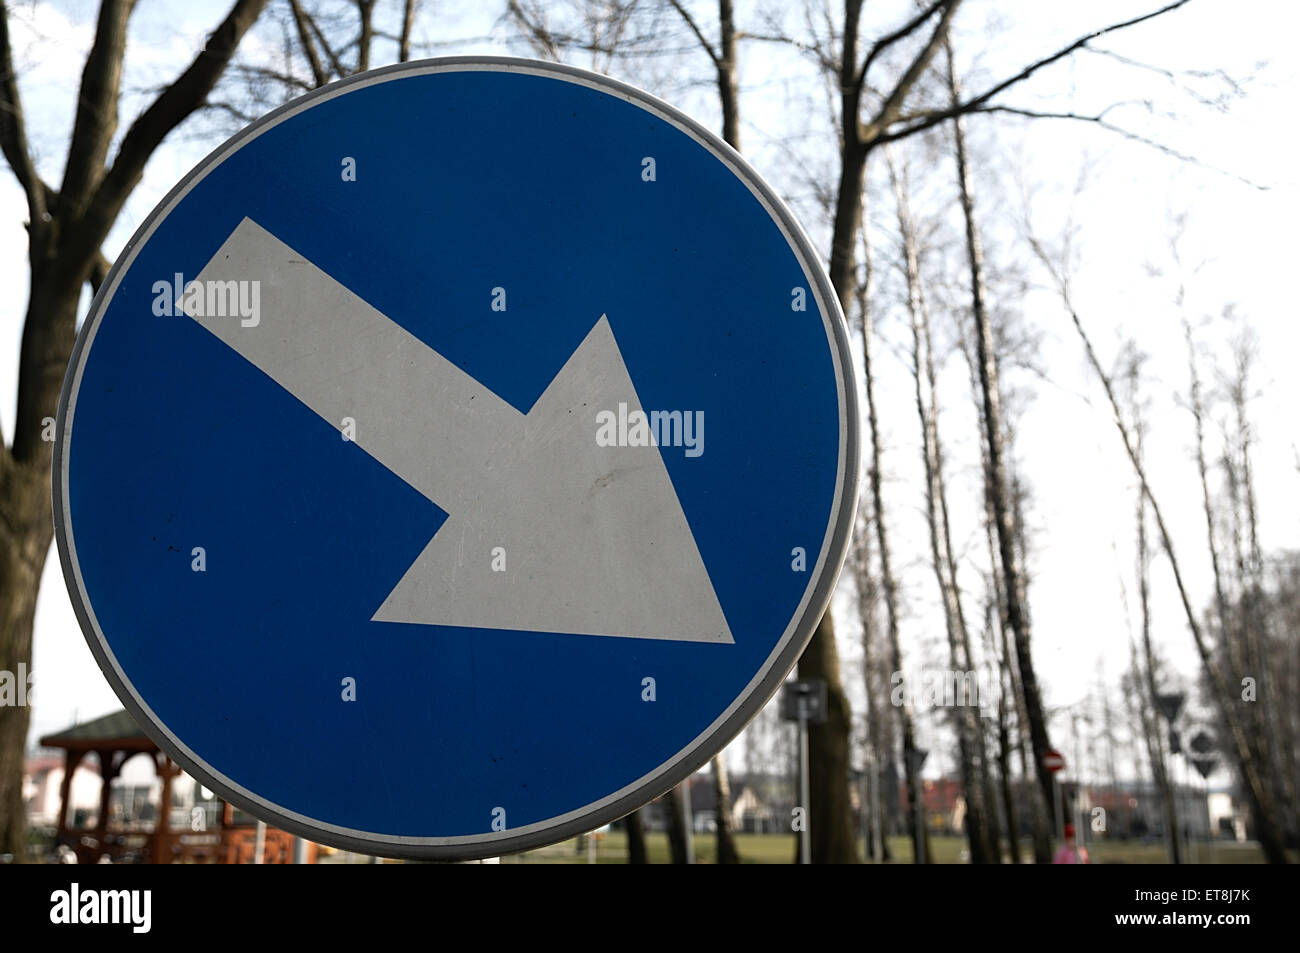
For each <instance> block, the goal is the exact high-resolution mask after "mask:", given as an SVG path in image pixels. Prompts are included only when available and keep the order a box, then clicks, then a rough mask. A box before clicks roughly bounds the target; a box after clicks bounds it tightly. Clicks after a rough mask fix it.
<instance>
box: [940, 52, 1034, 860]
mask: <svg viewBox="0 0 1300 953" xmlns="http://www.w3.org/2000/svg"><path fill="white" fill-rule="evenodd" d="M948 92H949V96H950V98H951V101H952V103H953V104H954V105H957V104H958V103H960V102H961V91H960V89H959V88H958V85H957V77H956V73H955V71H954V70H953V66H952V49H951V47H949V49H948ZM953 134H954V140H955V145H956V154H957V181H958V187H959V190H960V199H961V210H962V217H963V219H964V220H965V225H966V255H967V263H968V266H969V269H970V282H971V316H972V318H973V319H974V322H975V335H974V337H975V351H976V369H977V370H978V372H979V382H980V395H981V401H982V406H983V423H984V441H985V445H986V447H987V449H988V462H989V497H990V502H991V504H992V509H993V523H994V528H995V529H996V531H997V540H998V552H999V555H1000V558H1001V566H1002V582H1003V594H1002V597H1003V605H1004V607H1005V609H1006V614H1007V623H1008V625H1009V626H1010V628H1011V633H1012V636H1013V638H1014V641H1015V647H1016V662H1017V666H1018V668H1019V670H1020V684H1021V690H1022V693H1023V695H1024V702H1025V715H1026V717H1027V718H1028V719H1029V738H1030V743H1031V745H1032V747H1033V752H1034V768H1035V772H1036V774H1037V776H1038V783H1039V786H1040V787H1041V789H1042V792H1043V799H1044V801H1045V802H1046V804H1047V809H1048V813H1049V814H1050V813H1051V812H1052V811H1053V810H1054V809H1055V803H1056V788H1055V784H1054V783H1053V779H1052V773H1051V772H1050V771H1048V770H1047V769H1046V768H1044V767H1043V758H1044V757H1045V756H1046V755H1047V752H1048V751H1050V750H1052V745H1051V741H1050V740H1049V738H1048V734H1047V718H1046V716H1045V715H1044V712H1043V702H1042V696H1041V694H1040V693H1039V690H1038V676H1037V675H1036V674H1035V672H1034V661H1033V656H1032V653H1031V652H1030V646H1029V619H1028V616H1027V615H1026V612H1025V589H1024V579H1023V578H1022V576H1021V570H1020V566H1019V565H1018V562H1017V558H1016V556H1017V554H1016V543H1015V525H1014V517H1013V514H1012V511H1011V501H1010V500H1009V498H1008V490H1007V487H1008V483H1007V463H1006V459H1005V453H1004V448H1003V442H1002V406H1001V399H1000V394H999V385H998V376H997V374H998V371H997V365H996V364H995V362H994V358H993V352H994V345H993V330H992V328H991V326H990V323H989V318H988V313H987V310H986V308H985V291H984V253H983V249H982V248H981V244H980V238H979V229H978V227H977V225H976V222H975V203H974V196H973V185H972V179H971V172H970V166H969V164H968V161H967V156H966V132H965V126H964V123H963V121H962V119H961V117H960V116H959V117H957V118H956V119H954V120H953ZM1038 860H1039V863H1046V862H1048V861H1049V860H1050V857H1042V856H1041V852H1040V856H1039V858H1038Z"/></svg>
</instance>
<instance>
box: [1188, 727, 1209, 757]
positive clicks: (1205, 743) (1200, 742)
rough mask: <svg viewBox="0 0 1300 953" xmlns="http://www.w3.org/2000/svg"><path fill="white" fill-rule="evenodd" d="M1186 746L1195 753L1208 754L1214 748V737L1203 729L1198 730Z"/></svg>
mask: <svg viewBox="0 0 1300 953" xmlns="http://www.w3.org/2000/svg"><path fill="white" fill-rule="evenodd" d="M1187 746H1188V747H1189V748H1191V749H1192V750H1193V751H1195V752H1196V753H1197V754H1209V753H1210V752H1211V751H1213V750H1214V739H1213V738H1211V737H1210V736H1209V735H1208V734H1207V733H1205V732H1204V731H1198V732H1197V733H1196V734H1195V735H1194V736H1193V737H1192V740H1191V741H1189V742H1187Z"/></svg>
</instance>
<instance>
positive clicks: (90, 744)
mask: <svg viewBox="0 0 1300 953" xmlns="http://www.w3.org/2000/svg"><path fill="white" fill-rule="evenodd" d="M41 744H42V745H43V746H44V747H47V748H87V749H93V748H126V749H138V750H147V749H149V748H153V747H154V743H153V741H152V739H150V737H149V736H148V735H146V734H145V733H144V731H143V730H142V729H141V728H140V726H139V725H138V724H136V721H135V719H134V718H132V717H131V715H130V714H129V713H128V712H127V711H126V709H122V710H121V711H115V712H112V713H110V714H107V715H104V716H102V717H100V718H95V719H92V720H91V721H86V722H82V723H81V724H79V725H73V726H72V727H71V728H65V729H64V730H63V731H59V732H55V733H54V734H52V735H46V736H45V737H44V738H42V739H41Z"/></svg>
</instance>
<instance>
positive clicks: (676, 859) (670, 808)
mask: <svg viewBox="0 0 1300 953" xmlns="http://www.w3.org/2000/svg"><path fill="white" fill-rule="evenodd" d="M684 787H685V782H684V783H683V784H679V785H674V786H673V787H672V788H670V789H669V791H668V793H667V794H665V795H664V801H663V807H664V808H665V810H666V811H667V813H668V853H669V856H670V857H671V858H672V863H674V864H689V863H690V862H691V858H690V847H689V846H688V845H689V841H688V840H687V838H686V815H685V813H684V812H683V809H682V791H683V788H684Z"/></svg>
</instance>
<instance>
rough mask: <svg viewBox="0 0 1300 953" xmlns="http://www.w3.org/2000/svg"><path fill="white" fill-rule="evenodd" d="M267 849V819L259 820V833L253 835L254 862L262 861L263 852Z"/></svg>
mask: <svg viewBox="0 0 1300 953" xmlns="http://www.w3.org/2000/svg"><path fill="white" fill-rule="evenodd" d="M265 850H266V821H258V822H257V834H256V835H255V836H254V837H253V863H255V864H260V863H261V862H262V853H263V851H265Z"/></svg>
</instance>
